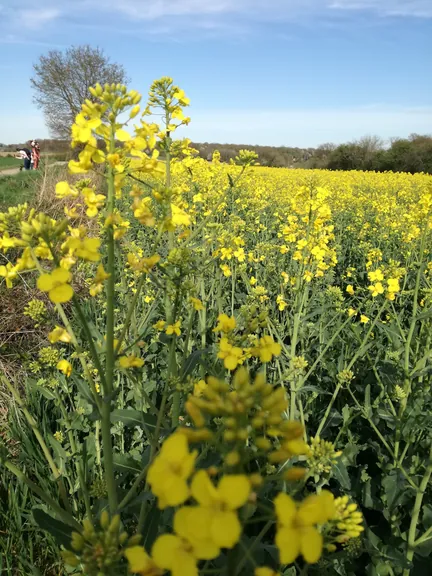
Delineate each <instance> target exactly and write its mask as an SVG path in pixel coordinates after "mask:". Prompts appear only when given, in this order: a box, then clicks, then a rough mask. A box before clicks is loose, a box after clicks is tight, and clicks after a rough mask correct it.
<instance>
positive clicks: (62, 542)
mask: <svg viewBox="0 0 432 576" xmlns="http://www.w3.org/2000/svg"><path fill="white" fill-rule="evenodd" d="M32 513H33V518H34V519H35V522H36V524H37V525H38V526H39V528H42V530H46V531H47V532H49V533H50V534H51V535H52V536H53V537H54V538H55V540H56V542H57V544H58V545H59V546H64V547H65V548H70V543H71V539H72V531H73V528H71V527H70V526H68V525H67V524H64V523H63V522H60V521H59V520H56V519H55V518H53V517H52V516H50V515H49V514H47V513H46V512H44V511H43V510H41V508H37V507H35V508H33V509H32Z"/></svg>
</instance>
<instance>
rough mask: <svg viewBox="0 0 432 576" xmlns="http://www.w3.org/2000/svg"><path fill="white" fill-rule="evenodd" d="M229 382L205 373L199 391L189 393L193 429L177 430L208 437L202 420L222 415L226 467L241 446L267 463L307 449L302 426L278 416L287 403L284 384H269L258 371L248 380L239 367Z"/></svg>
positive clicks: (192, 437)
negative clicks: (205, 379)
mask: <svg viewBox="0 0 432 576" xmlns="http://www.w3.org/2000/svg"><path fill="white" fill-rule="evenodd" d="M232 384H233V386H232V388H231V387H230V386H229V385H228V384H227V383H226V382H224V381H221V380H218V379H217V378H214V377H209V378H208V379H207V386H206V387H205V388H204V389H203V390H202V395H201V396H200V397H196V396H190V397H189V399H188V401H187V403H186V410H187V412H188V414H189V416H190V418H191V419H192V421H193V423H194V424H195V426H196V427H197V429H191V428H184V429H183V432H184V433H185V434H186V435H187V436H188V438H189V440H190V441H202V440H205V439H207V438H211V436H212V432H211V431H210V430H209V429H208V428H207V427H206V423H207V418H208V417H211V418H221V419H222V425H223V429H224V430H223V441H224V447H226V449H227V455H226V460H225V461H226V464H227V465H228V466H235V465H236V464H237V463H238V462H239V461H240V460H241V458H242V455H243V454H244V453H245V450H246V446H247V445H248V446H249V448H251V449H252V450H253V451H254V453H255V454H256V453H261V454H263V455H265V456H266V457H267V458H268V460H269V462H271V463H280V462H284V461H286V460H288V459H290V458H292V457H293V456H300V455H304V454H306V453H307V452H308V446H307V444H306V443H305V442H304V440H303V434H304V429H303V426H302V425H301V424H300V423H299V422H294V421H289V420H286V419H284V416H283V412H284V411H285V410H286V409H287V406H288V403H287V400H286V397H285V390H284V388H282V387H279V388H276V389H275V388H273V387H272V386H271V385H270V384H268V383H267V382H266V378H265V375H264V374H263V373H259V374H258V375H257V376H256V377H255V379H254V381H253V382H251V380H250V377H249V374H248V372H247V370H246V369H245V368H244V367H241V368H239V369H238V370H237V372H236V373H235V375H234V377H233V383H232Z"/></svg>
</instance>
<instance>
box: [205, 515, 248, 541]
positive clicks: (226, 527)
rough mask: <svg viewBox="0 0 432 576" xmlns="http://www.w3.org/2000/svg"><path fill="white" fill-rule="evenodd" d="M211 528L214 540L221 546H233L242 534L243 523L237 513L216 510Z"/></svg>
mask: <svg viewBox="0 0 432 576" xmlns="http://www.w3.org/2000/svg"><path fill="white" fill-rule="evenodd" d="M210 530H211V535H212V538H213V541H214V542H215V543H216V544H217V545H218V546H219V547H220V548H233V547H234V546H235V545H236V544H237V542H238V541H239V540H240V536H241V524H240V521H239V519H238V517H237V513H236V512H215V513H214V514H213V519H212V523H211V527H210Z"/></svg>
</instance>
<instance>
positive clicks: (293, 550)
mask: <svg viewBox="0 0 432 576" xmlns="http://www.w3.org/2000/svg"><path fill="white" fill-rule="evenodd" d="M275 542H276V546H277V547H278V548H279V559H280V563H281V564H292V563H293V562H294V560H295V559H296V558H297V556H298V555H299V554H300V534H299V532H298V531H297V530H295V529H294V528H280V529H279V530H278V531H277V534H276V539H275Z"/></svg>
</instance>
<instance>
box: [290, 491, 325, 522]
mask: <svg viewBox="0 0 432 576" xmlns="http://www.w3.org/2000/svg"><path fill="white" fill-rule="evenodd" d="M297 520H298V522H299V523H300V524H301V525H302V526H313V525H314V524H324V522H326V521H327V520H328V516H327V502H326V499H325V498H321V496H318V495H317V494H312V496H308V497H307V498H306V499H305V500H303V502H302V503H301V504H300V507H299V509H298V512H297Z"/></svg>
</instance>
